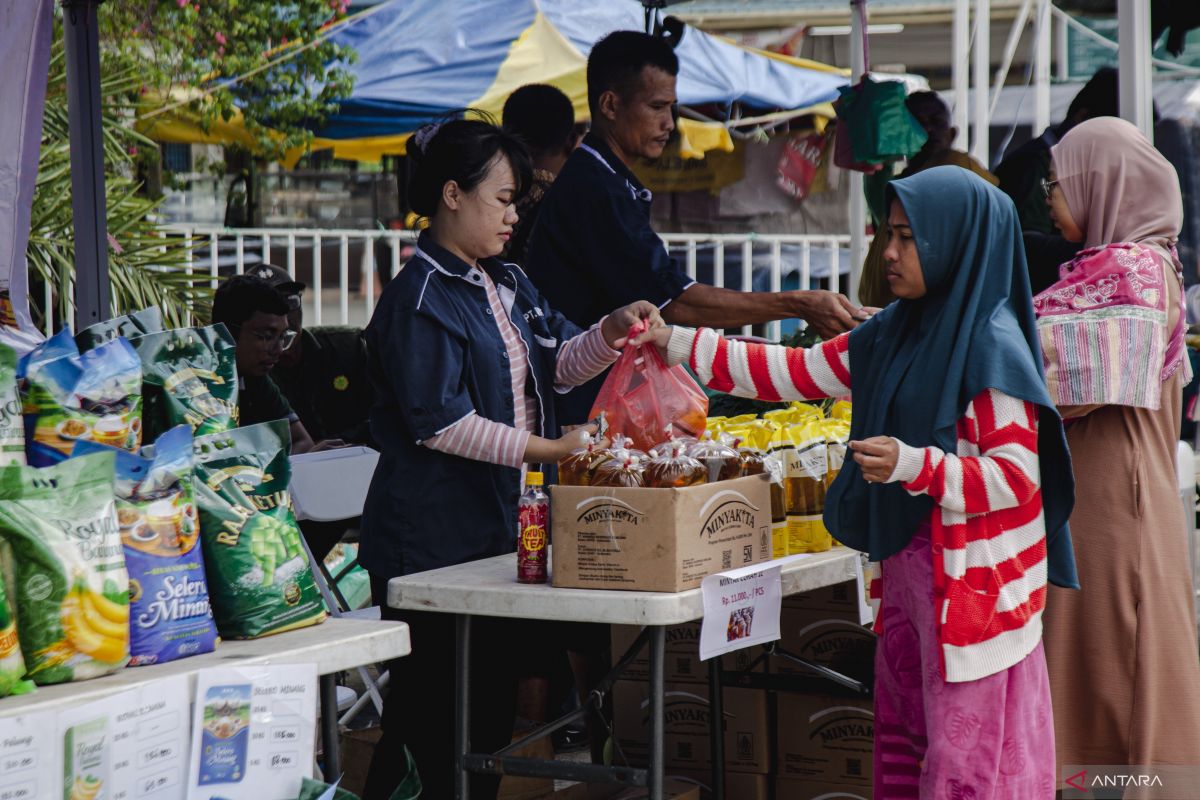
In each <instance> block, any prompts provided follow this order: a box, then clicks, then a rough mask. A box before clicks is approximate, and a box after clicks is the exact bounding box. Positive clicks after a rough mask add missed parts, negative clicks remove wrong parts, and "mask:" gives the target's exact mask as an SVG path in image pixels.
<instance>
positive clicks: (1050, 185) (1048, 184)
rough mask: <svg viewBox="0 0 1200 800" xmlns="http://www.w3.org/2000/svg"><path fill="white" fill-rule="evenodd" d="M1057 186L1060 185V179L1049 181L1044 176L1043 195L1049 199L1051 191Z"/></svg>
mask: <svg viewBox="0 0 1200 800" xmlns="http://www.w3.org/2000/svg"><path fill="white" fill-rule="evenodd" d="M1055 186H1058V181H1048V180H1046V179H1045V178H1042V196H1043V197H1045V198H1046V199H1047V200H1049V199H1050V192H1052V191H1054V187H1055Z"/></svg>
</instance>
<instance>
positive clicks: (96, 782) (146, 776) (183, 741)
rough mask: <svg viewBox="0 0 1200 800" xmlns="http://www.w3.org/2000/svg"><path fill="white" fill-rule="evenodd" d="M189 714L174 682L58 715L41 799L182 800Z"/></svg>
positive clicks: (183, 690)
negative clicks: (51, 777) (50, 770)
mask: <svg viewBox="0 0 1200 800" xmlns="http://www.w3.org/2000/svg"><path fill="white" fill-rule="evenodd" d="M188 710H189V698H188V680H187V677H186V676H184V675H176V676H173V677H170V678H163V679H161V680H156V681H151V682H149V683H146V684H144V685H142V686H139V687H137V688H135V689H129V690H127V691H124V692H119V693H117V694H114V695H112V696H110V697H106V698H104V699H103V700H97V701H94V702H91V703H84V704H83V705H78V706H74V707H72V708H68V709H66V710H64V711H60V712H59V713H58V719H57V725H56V727H57V738H56V741H55V746H54V747H53V748H48V749H47V750H46V751H44V753H45V755H46V756H48V757H49V756H50V755H51V753H53V755H54V757H55V759H56V761H57V763H58V764H59V765H60V768H59V769H58V770H57V771H56V780H55V784H54V791H53V792H48V793H46V794H44V795H41V796H43V797H64V798H69V800H77V799H78V800H100V799H101V798H102V800H141V798H146V800H183V798H184V797H185V796H186V787H185V785H184V778H185V774H184V770H185V769H186V767H187V746H188V738H187V737H188ZM2 796H3V795H2V794H0V797H2Z"/></svg>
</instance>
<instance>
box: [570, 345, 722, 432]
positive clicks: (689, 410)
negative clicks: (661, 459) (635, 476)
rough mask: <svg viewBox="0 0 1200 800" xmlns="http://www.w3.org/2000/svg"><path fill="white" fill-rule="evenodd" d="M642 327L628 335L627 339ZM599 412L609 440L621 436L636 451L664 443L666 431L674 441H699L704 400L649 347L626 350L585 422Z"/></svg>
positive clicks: (682, 371) (678, 371)
mask: <svg viewBox="0 0 1200 800" xmlns="http://www.w3.org/2000/svg"><path fill="white" fill-rule="evenodd" d="M640 332H641V324H640V323H639V324H638V325H635V326H634V327H633V328H631V329H630V331H629V335H630V337H633V336H636V335H637V334H638V333H640ZM601 411H603V412H604V415H605V417H606V419H607V421H608V426H609V430H610V431H611V432H612V433H613V434H617V433H622V434H625V435H626V436H628V437H629V438H630V439H632V440H633V446H634V447H636V448H637V449H639V450H644V451H649V450H650V448H652V447H654V445H656V444H658V443H659V442H661V441H662V440H663V433H664V431H666V430H667V428H668V427H671V428H672V429H673V431H674V435H675V436H697V437H698V436H700V434H702V433H703V432H704V426H705V424H706V423H707V418H708V398H707V397H706V396H705V394H704V392H703V391H702V390H701V389H700V387H699V386H698V385H697V384H696V381H695V380H693V379H692V376H691V375H689V374H688V373H687V371H686V370H685V369H684V368H683V367H681V366H677V367H668V366H667V365H666V363H665V362H664V361H663V360H662V357H661V356H660V355H659V354H658V350H657V349H655V347H654V345H653V343H649V342H647V343H646V344H643V345H637V346H627V347H626V348H625V351H624V352H623V353H621V357H620V358H619V359H617V363H616V364H614V365H613V368H612V371H611V372H609V373H608V377H607V378H606V379H605V380H604V385H603V386H602V387H600V394H599V395H597V396H596V402H595V404H593V405H592V411H591V414H589V416H590V417H591V418H592V419H595V418H596V417H597V416H599V414H600V412H601Z"/></svg>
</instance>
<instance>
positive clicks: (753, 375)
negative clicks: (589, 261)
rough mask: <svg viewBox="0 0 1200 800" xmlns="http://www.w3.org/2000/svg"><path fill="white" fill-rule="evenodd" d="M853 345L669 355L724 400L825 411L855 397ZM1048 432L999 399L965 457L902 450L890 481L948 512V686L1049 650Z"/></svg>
mask: <svg viewBox="0 0 1200 800" xmlns="http://www.w3.org/2000/svg"><path fill="white" fill-rule="evenodd" d="M849 342H850V336H849V334H843V335H842V336H839V337H838V338H836V339H833V340H831V341H829V342H825V343H824V344H821V345H818V346H816V347H813V348H810V349H807V350H805V349H800V348H788V347H782V346H779V345H761V344H747V343H743V342H735V341H729V340H726V339H723V338H721V337H720V336H718V335H717V334H716V333H714V332H713V331H710V330H700V331H693V330H691V329H687V328H675V330H674V332H673V333H672V336H671V342H670V347H669V354H670V359H671V361H672V363H682V362H684V361H689V362H690V363H691V367H692V369H693V370H694V371H695V372H696V374H697V375H698V376H699V377H700V379H701V380H702V381H703V382H704V383H705V384H706V385H708V386H709V387H711V388H713V389H717V390H719V391H723V392H728V393H730V394H735V395H739V396H742V397H758V398H762V399H765V400H817V399H821V398H824V397H838V396H842V395H846V394H850V393H851V379H850V357H849V356H850V354H849ZM1037 426H1038V422H1037V407H1036V406H1035V405H1033V404H1032V403H1027V402H1025V401H1022V400H1017V399H1015V398H1012V397H1009V396H1007V395H1005V394H1003V393H1001V392H998V391H995V390H993V389H988V390H985V391H983V392H981V393H980V394H979V395H977V396H976V397H975V398H974V400H973V401H972V402H971V403H970V405H968V406H967V410H966V413H965V414H964V415H963V416H962V418H961V419H959V421H958V426H957V438H958V444H957V448H956V450H957V452H955V453H946V452H944V451H942V450H941V449H939V448H937V447H922V448H917V447H910V446H908V445H907V444H905V443H904V442H899V447H900V457H899V461H898V462H897V464H896V469H895V471H894V472H893V473H892V476H891V478H890V479H889V482H892V481H901V482H902V484H903V486H904V488H905V489H906V490H907V491H908V492H909V493H910V494H913V495H920V494H926V495H928V496H930V497H931V498H933V500H934V501H935V502H936V503H937V504H938V506H939V508H938V509H937V510H936V511H935V512H934V514H933V516H932V519H931V520H930V539H931V545H932V551H933V559H934V563H933V573H934V583H935V595H936V597H937V602H938V604H939V606H940V608H939V613H938V614H937V619H938V622H939V628H938V636H939V639H940V641H941V645H942V659H943V674H944V675H945V678H946V680H947V681H955V682H957V681H971V680H977V679H979V678H983V677H986V676H988V675H992V674H994V673H997V672H1000V671H1002V670H1004V669H1007V668H1008V667H1010V666H1012V665H1013V664H1016V663H1018V662H1019V661H1021V659H1023V658H1024V657H1025V656H1027V655H1028V654H1029V653H1030V652H1031V651H1032V650H1033V649H1034V648H1035V647H1036V646H1037V643H1038V642H1039V641H1040V640H1041V636H1042V609H1043V608H1044V607H1045V602H1046V577H1047V573H1046V526H1045V522H1044V520H1043V517H1042V495H1041V471H1040V464H1039V461H1038V455H1037ZM873 594H875V593H874V592H873ZM876 596H878V595H876ZM877 618H878V616H877Z"/></svg>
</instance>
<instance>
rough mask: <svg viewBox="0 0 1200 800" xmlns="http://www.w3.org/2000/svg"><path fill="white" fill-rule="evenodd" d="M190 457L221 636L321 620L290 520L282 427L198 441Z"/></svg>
mask: <svg viewBox="0 0 1200 800" xmlns="http://www.w3.org/2000/svg"><path fill="white" fill-rule="evenodd" d="M194 449H195V453H196V500H197V505H199V507H200V536H201V541H202V542H203V545H204V563H205V569H206V572H207V575H208V586H209V589H210V590H211V595H210V597H211V598H212V604H213V613H214V615H215V616H216V619H217V630H218V631H220V633H221V636H222V637H225V638H229V639H253V638H256V637H259V636H265V635H267V634H270V633H279V632H281V631H287V630H292V629H293V628H302V627H304V626H306V625H315V624H316V623H318V622H321V621H322V620H323V619H325V606H324V605H323V603H322V601H321V595H320V594H319V593H318V591H317V585H316V583H315V582H314V581H313V576H312V570H311V569H310V567H309V563H308V557H307V553H306V552H305V549H304V542H303V540H302V539H301V538H300V536H301V534H300V527H299V526H298V525H297V524H296V518H295V516H293V514H292V500H291V496H290V495H289V493H288V483H289V482H290V480H291V463H290V462H289V460H288V452H289V450H290V449H291V440H290V436H289V434H288V423H287V421H286V420H277V421H275V422H264V423H262V424H261V425H251V426H249V427H246V428H238V429H237V430H233V431H228V432H225V433H217V434H212V435H210V436H202V437H199V438H197V439H196V442H195V448H194Z"/></svg>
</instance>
